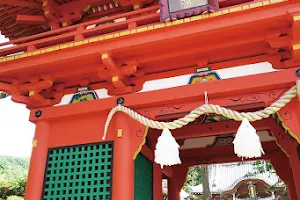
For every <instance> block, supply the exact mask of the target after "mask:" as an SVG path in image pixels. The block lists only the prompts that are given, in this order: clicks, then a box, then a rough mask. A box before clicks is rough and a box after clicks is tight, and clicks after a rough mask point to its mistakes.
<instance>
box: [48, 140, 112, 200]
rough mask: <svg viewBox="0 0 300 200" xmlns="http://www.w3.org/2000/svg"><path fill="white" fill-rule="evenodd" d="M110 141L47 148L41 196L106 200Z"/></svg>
mask: <svg viewBox="0 0 300 200" xmlns="http://www.w3.org/2000/svg"><path fill="white" fill-rule="evenodd" d="M112 158H113V144H112V143H98V144H87V145H80V146H71V147H62V148H56V149H49V153H48V161H47V166H46V171H45V180H44V191H43V200H110V199H111V180H112V162H113V161H112Z"/></svg>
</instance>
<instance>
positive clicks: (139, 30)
mask: <svg viewBox="0 0 300 200" xmlns="http://www.w3.org/2000/svg"><path fill="white" fill-rule="evenodd" d="M147 30H148V29H147V27H143V28H138V29H137V30H136V32H137V33H141V32H145V31H147Z"/></svg>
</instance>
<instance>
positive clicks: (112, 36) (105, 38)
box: [104, 34, 114, 40]
mask: <svg viewBox="0 0 300 200" xmlns="http://www.w3.org/2000/svg"><path fill="white" fill-rule="evenodd" d="M112 38H114V34H109V35H105V36H104V40H109V39H112Z"/></svg>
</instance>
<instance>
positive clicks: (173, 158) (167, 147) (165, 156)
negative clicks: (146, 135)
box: [155, 128, 181, 168]
mask: <svg viewBox="0 0 300 200" xmlns="http://www.w3.org/2000/svg"><path fill="white" fill-rule="evenodd" d="M179 147H180V146H179V144H178V143H177V142H176V140H175V138H174V137H173V136H172V133H171V131H170V130H169V129H167V128H164V130H163V132H162V134H161V136H160V137H159V138H158V140H157V144H156V149H155V162H156V163H157V164H160V166H161V168H163V167H164V165H167V166H171V165H177V164H181V160H180V157H179Z"/></svg>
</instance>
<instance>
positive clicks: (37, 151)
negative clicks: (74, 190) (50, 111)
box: [25, 121, 50, 200]
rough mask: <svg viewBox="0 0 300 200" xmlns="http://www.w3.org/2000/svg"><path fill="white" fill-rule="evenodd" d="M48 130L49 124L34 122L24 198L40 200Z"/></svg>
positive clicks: (26, 199) (46, 153)
mask: <svg viewBox="0 0 300 200" xmlns="http://www.w3.org/2000/svg"><path fill="white" fill-rule="evenodd" d="M49 131H50V125H49V124H48V123H47V122H44V121H39V122H37V123H36V130H35V136H34V142H33V149H32V153H31V159H30V168H29V174H28V180H27V184H26V192H25V200H41V195H42V190H43V182H44V172H45V167H46V162H47V155H48V140H49Z"/></svg>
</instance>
